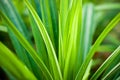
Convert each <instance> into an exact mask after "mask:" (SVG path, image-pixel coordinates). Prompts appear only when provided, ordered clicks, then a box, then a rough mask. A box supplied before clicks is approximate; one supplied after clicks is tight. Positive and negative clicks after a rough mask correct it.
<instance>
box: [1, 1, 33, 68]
mask: <svg viewBox="0 0 120 80" xmlns="http://www.w3.org/2000/svg"><path fill="white" fill-rule="evenodd" d="M0 9H1V11H2V12H3V13H4V14H5V15H6V16H7V17H8V18H9V19H10V20H11V22H13V24H14V25H15V26H16V28H17V29H18V30H19V31H20V32H21V33H22V34H23V35H24V36H26V39H27V40H29V42H30V36H29V34H28V31H27V28H26V26H25V25H24V23H23V21H22V19H21V17H20V16H19V13H18V12H17V10H16V9H15V7H14V5H13V3H12V0H7V1H6V0H0ZM7 28H8V27H7ZM8 34H9V36H10V39H11V41H12V44H13V46H14V48H15V51H16V53H17V55H18V57H19V58H20V59H21V60H22V61H23V62H24V63H25V64H26V65H27V66H28V67H29V69H31V70H32V68H31V64H30V62H29V58H28V57H29V55H28V54H26V53H27V52H26V51H25V49H24V48H23V47H22V46H21V44H20V43H19V41H18V40H17V38H16V37H15V35H14V33H13V32H12V31H11V30H10V29H9V28H8Z"/></svg>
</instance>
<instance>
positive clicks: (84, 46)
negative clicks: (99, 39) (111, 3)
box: [76, 3, 95, 71]
mask: <svg viewBox="0 0 120 80" xmlns="http://www.w3.org/2000/svg"><path fill="white" fill-rule="evenodd" d="M94 14H95V11H94V5H93V4H92V3H88V4H85V5H84V6H83V13H82V27H81V33H80V34H81V35H80V48H79V53H78V60H77V64H78V66H77V68H76V69H77V71H78V69H79V68H80V66H81V64H82V63H83V61H84V60H85V58H86V56H87V54H88V51H89V50H90V48H91V46H92V38H93V33H94V31H95V25H94Z"/></svg>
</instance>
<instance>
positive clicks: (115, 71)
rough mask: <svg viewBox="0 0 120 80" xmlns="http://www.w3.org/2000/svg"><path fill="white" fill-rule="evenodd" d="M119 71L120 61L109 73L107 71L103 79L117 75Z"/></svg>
mask: <svg viewBox="0 0 120 80" xmlns="http://www.w3.org/2000/svg"><path fill="white" fill-rule="evenodd" d="M118 71H120V63H118V64H117V65H116V66H115V67H114V68H113V69H112V70H110V71H109V73H107V75H106V76H105V77H103V78H102V79H103V80H107V79H108V78H110V77H111V76H113V75H116V73H117V72H118Z"/></svg>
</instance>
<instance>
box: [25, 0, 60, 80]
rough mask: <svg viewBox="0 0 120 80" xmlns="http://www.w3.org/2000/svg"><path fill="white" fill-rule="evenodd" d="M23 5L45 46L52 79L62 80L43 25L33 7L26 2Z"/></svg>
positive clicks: (53, 51) (52, 48)
mask: <svg viewBox="0 0 120 80" xmlns="http://www.w3.org/2000/svg"><path fill="white" fill-rule="evenodd" d="M25 3H26V5H27V8H28V9H29V11H30V12H31V14H32V15H33V17H34V20H35V22H36V24H37V25H38V28H39V30H40V32H41V35H42V37H43V40H44V42H45V44H46V48H47V50H48V55H49V59H50V62H51V66H52V70H53V72H54V78H55V79H57V80H62V74H61V71H60V67H59V64H58V61H57V57H56V53H55V50H54V47H53V45H52V42H51V40H50V38H49V36H48V33H47V31H46V29H45V27H44V25H43V23H42V22H41V20H40V18H39V17H38V15H37V13H36V11H35V10H34V9H33V7H32V6H31V5H30V3H29V2H28V1H27V0H25Z"/></svg>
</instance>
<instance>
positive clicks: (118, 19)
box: [76, 13, 120, 80]
mask: <svg viewBox="0 0 120 80" xmlns="http://www.w3.org/2000/svg"><path fill="white" fill-rule="evenodd" d="M119 21H120V13H119V14H118V15H117V16H116V17H115V18H114V19H113V20H112V21H111V22H110V23H109V24H108V26H107V27H106V28H105V29H104V31H103V32H102V33H101V35H100V36H99V37H98V38H97V40H96V42H95V43H94V45H93V46H92V47H91V49H90V51H89V53H88V55H87V57H86V59H85V61H84V63H83V64H82V66H81V68H80V70H79V72H78V74H77V76H76V80H81V79H82V77H83V75H84V73H85V70H86V69H87V66H88V64H89V62H90V60H91V59H92V57H93V55H94V53H95V51H96V49H97V48H98V46H99V45H100V43H101V42H102V41H103V39H104V38H105V37H106V35H107V34H108V33H109V32H110V31H111V30H112V29H113V28H114V27H115V25H116V24H117V23H118V22H119Z"/></svg>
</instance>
